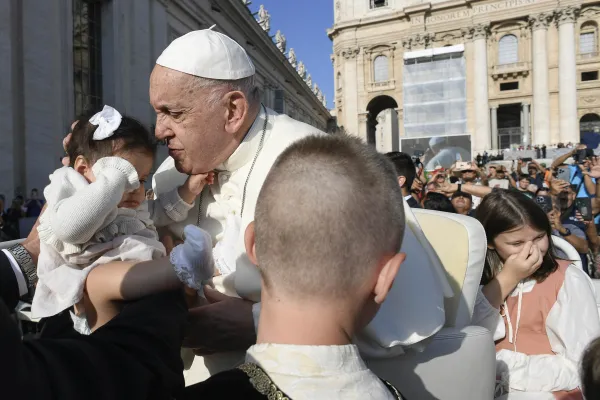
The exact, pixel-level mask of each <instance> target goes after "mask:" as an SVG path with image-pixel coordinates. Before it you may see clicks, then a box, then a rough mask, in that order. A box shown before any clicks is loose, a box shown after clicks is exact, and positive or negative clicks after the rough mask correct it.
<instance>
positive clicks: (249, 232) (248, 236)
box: [244, 221, 258, 265]
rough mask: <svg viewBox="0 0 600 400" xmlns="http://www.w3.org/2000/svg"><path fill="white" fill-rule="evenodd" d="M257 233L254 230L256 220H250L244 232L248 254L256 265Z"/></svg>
mask: <svg viewBox="0 0 600 400" xmlns="http://www.w3.org/2000/svg"><path fill="white" fill-rule="evenodd" d="M255 240H256V234H255V231H254V221H252V222H250V224H249V225H248V227H247V228H246V232H245V233H244V244H245V245H246V255H247V256H248V258H249V259H250V261H251V262H252V264H254V265H258V259H257V258H256V241H255Z"/></svg>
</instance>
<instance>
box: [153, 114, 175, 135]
mask: <svg viewBox="0 0 600 400" xmlns="http://www.w3.org/2000/svg"><path fill="white" fill-rule="evenodd" d="M154 136H155V137H156V139H158V140H167V139H169V138H170V137H172V136H173V133H172V132H171V130H170V129H169V127H168V126H167V124H165V123H164V122H161V121H159V119H158V118H157V119H156V126H155V127H154Z"/></svg>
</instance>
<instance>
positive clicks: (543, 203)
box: [535, 196, 553, 214]
mask: <svg viewBox="0 0 600 400" xmlns="http://www.w3.org/2000/svg"><path fill="white" fill-rule="evenodd" d="M535 202H536V203H537V205H538V206H540V207H541V208H542V210H544V212H545V213H546V214H548V213H549V212H551V211H552V210H553V204H552V197H550V196H537V197H536V198H535Z"/></svg>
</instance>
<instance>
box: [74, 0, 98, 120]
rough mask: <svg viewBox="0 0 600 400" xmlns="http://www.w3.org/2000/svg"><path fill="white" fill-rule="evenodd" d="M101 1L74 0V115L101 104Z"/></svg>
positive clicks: (96, 107)
mask: <svg viewBox="0 0 600 400" xmlns="http://www.w3.org/2000/svg"><path fill="white" fill-rule="evenodd" d="M101 7H102V4H101V3H98V2H89V1H84V0H73V75H74V76H73V80H74V82H73V86H74V88H75V115H81V114H83V113H86V112H89V111H93V110H96V109H100V107H102V104H103V103H102V42H101V37H102V31H101V24H100V23H101V20H100V16H101V14H102V9H101Z"/></svg>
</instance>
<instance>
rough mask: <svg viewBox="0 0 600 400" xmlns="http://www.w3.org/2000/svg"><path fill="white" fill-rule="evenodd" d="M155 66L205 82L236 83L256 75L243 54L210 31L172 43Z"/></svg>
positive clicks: (232, 42)
mask: <svg viewBox="0 0 600 400" xmlns="http://www.w3.org/2000/svg"><path fill="white" fill-rule="evenodd" d="M156 64H158V65H161V66H163V67H166V68H170V69H173V70H175V71H179V72H183V73H186V74H190V75H194V76H199V77H202V78H207V79H220V80H236V79H242V78H247V77H249V76H252V75H254V73H255V72H256V69H255V68H254V64H253V63H252V60H250V57H249V56H248V53H246V50H244V48H243V47H242V46H240V45H239V43H237V42H236V41H235V40H233V39H231V38H230V37H229V36H226V35H224V34H222V33H219V32H215V31H213V30H212V27H211V28H210V29H203V30H200V31H192V32H190V33H187V34H185V35H183V36H181V37H180V38H177V39H175V40H174V41H173V42H172V43H171V44H170V45H169V46H168V47H167V48H166V49H165V50H164V51H163V52H162V54H161V55H160V57H158V60H156Z"/></svg>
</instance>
